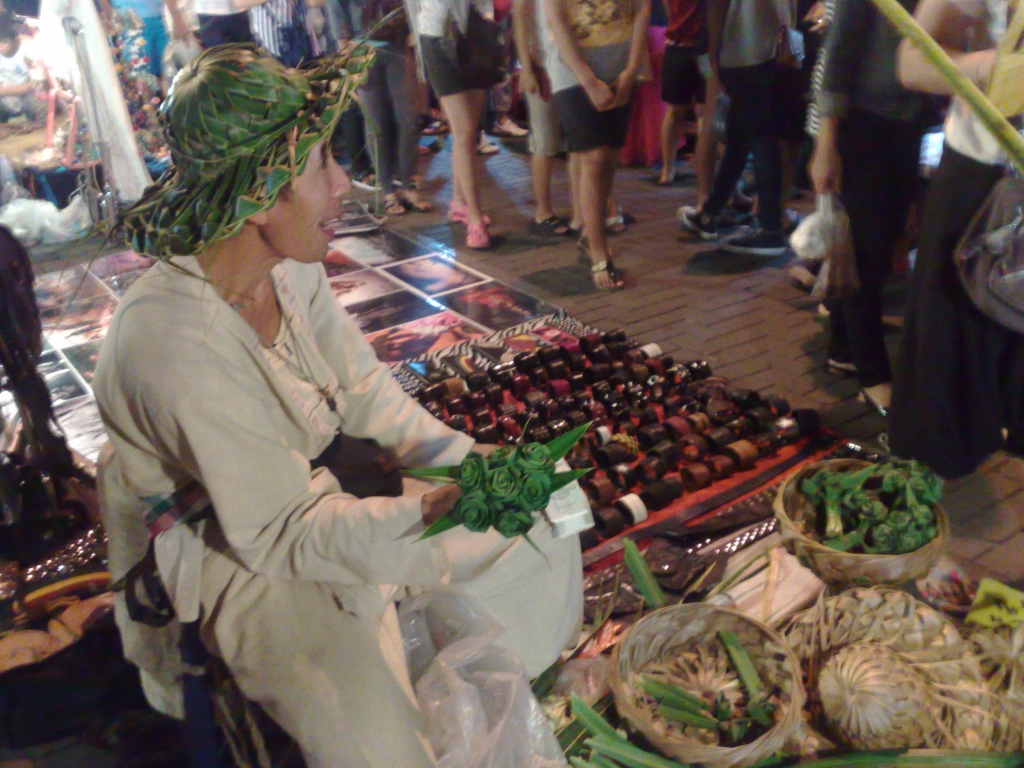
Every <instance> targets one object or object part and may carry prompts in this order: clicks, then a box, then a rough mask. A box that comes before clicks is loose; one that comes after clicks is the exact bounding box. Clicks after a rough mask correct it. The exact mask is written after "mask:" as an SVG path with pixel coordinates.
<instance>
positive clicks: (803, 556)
mask: <svg viewBox="0 0 1024 768" xmlns="http://www.w3.org/2000/svg"><path fill="white" fill-rule="evenodd" d="M868 464H869V462H866V461H860V460H859V459H829V460H827V461H820V462H817V463H814V464H809V465H808V466H806V467H804V468H803V469H801V470H800V471H799V472H797V473H795V474H794V475H791V476H790V478H789V479H788V480H787V481H786V482H785V483H783V485H782V487H781V488H779V493H778V495H777V496H776V497H775V517H776V518H778V521H779V532H780V533H781V534H782V539H783V542H784V544H785V546H786V549H788V550H789V551H790V552H791V553H793V554H794V555H796V557H797V558H799V559H800V562H802V563H803V564H804V565H806V566H807V567H808V568H810V569H811V570H812V571H814V572H815V573H816V574H817V575H818V577H819V578H820V579H821V580H822V581H824V582H826V583H828V584H833V585H845V586H854V585H855V586H865V587H870V586H875V585H878V584H887V585H891V586H898V585H900V584H904V583H906V582H908V581H912V580H914V579H918V578H921V577H923V576H926V575H927V574H928V573H929V571H931V569H932V568H933V567H934V565H935V563H936V562H938V559H939V556H940V555H941V554H942V553H943V552H944V551H945V549H946V542H947V541H948V540H949V536H950V531H949V520H948V519H947V518H946V514H945V512H943V510H942V508H941V506H938V505H937V506H936V507H935V510H934V512H935V521H936V524H937V527H938V529H939V535H938V536H936V537H935V538H934V539H932V540H931V541H930V542H928V543H927V544H925V545H924V546H923V547H921V548H920V549H918V550H915V551H913V552H908V553H907V554H905V555H865V554H857V553H853V552H840V551H838V550H835V549H830V548H829V547H826V546H825V545H824V544H822V543H820V542H819V541H817V539H816V538H815V537H814V536H813V535H809V534H811V533H812V532H813V530H814V525H815V519H816V517H817V512H816V510H815V509H814V507H813V506H812V505H811V504H810V503H808V501H807V497H806V496H804V494H803V492H801V490H800V485H801V483H802V482H803V479H804V478H805V477H807V476H808V475H811V474H814V473H815V472H817V471H819V470H822V469H831V470H837V469H839V470H853V471H856V470H858V469H861V468H863V467H866V466H868Z"/></svg>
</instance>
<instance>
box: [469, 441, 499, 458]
mask: <svg viewBox="0 0 1024 768" xmlns="http://www.w3.org/2000/svg"><path fill="white" fill-rule="evenodd" d="M500 447H501V446H500V445H492V444H491V443H473V447H472V448H470V449H469V450H470V452H472V453H479V454H480V455H481V456H490V455H491V454H492V453H494V452H495V451H496V450H498V449H499V448H500Z"/></svg>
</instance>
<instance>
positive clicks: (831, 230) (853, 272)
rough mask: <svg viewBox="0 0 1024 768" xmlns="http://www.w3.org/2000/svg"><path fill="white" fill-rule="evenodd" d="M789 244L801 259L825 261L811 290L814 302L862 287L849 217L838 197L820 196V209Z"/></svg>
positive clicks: (800, 227)
mask: <svg viewBox="0 0 1024 768" xmlns="http://www.w3.org/2000/svg"><path fill="white" fill-rule="evenodd" d="M789 244H790V245H791V246H792V248H793V250H794V251H795V252H796V255H797V256H799V257H800V258H801V259H807V260H808V261H820V260H822V259H825V260H826V261H825V264H824V265H822V268H821V271H820V272H819V273H818V279H817V281H816V282H815V284H814V288H813V290H812V291H811V298H812V299H813V300H814V301H823V300H824V299H834V298H839V297H841V296H845V295H847V294H849V293H852V292H853V291H856V290H858V289H859V288H860V278H859V277H858V275H857V259H856V257H855V255H854V251H853V237H852V235H851V234H850V217H849V216H848V215H847V214H846V209H844V208H843V204H842V203H840V202H839V198H838V197H837V196H836V195H833V194H828V195H818V209H817V210H816V211H815V212H814V213H812V214H811V215H810V216H808V217H807V218H805V219H804V220H803V221H802V222H800V226H798V227H797V228H796V231H794V232H793V234H792V235H791V236H790V239H789Z"/></svg>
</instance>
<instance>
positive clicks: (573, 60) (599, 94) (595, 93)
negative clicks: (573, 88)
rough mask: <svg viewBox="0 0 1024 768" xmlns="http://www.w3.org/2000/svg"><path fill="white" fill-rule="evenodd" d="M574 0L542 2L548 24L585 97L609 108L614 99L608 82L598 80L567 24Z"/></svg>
mask: <svg viewBox="0 0 1024 768" xmlns="http://www.w3.org/2000/svg"><path fill="white" fill-rule="evenodd" d="M572 2H576V0H550V1H549V2H546V3H545V4H544V12H545V13H546V14H547V20H548V25H549V26H550V27H551V34H552V36H553V37H554V38H555V45H556V46H558V53H559V54H560V55H561V57H562V61H564V62H565V64H566V66H568V67H569V69H570V70H572V73H573V74H574V75H576V79H577V80H579V81H580V85H582V86H583V89H584V90H585V91H586V92H587V97H588V98H589V99H590V102H591V103H592V104H593V105H594V108H595V109H599V110H605V109H610V108H611V106H612V103H613V102H614V101H615V94H614V93H612V89H611V88H609V87H608V84H607V83H605V82H604V81H602V80H599V79H598V77H597V75H595V74H594V70H592V69H591V68H590V65H589V64H587V61H586V59H584V58H583V54H582V53H580V49H579V46H578V45H576V40H575V39H574V38H573V36H572V29H571V28H570V25H569V3H572Z"/></svg>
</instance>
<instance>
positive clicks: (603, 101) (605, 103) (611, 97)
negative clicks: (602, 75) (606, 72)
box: [583, 77, 615, 112]
mask: <svg viewBox="0 0 1024 768" xmlns="http://www.w3.org/2000/svg"><path fill="white" fill-rule="evenodd" d="M583 89H584V90H585V91H586V92H587V98H588V99H590V103H591V104H593V105H594V109H596V110H597V111H598V112H604V111H605V110H608V109H611V108H612V106H613V105H614V104H615V94H614V93H613V92H612V89H611V88H609V87H608V84H607V83H606V82H604V81H603V80H598V79H597V78H596V77H595V78H594V79H593V81H592V82H589V83H585V84H584V86H583Z"/></svg>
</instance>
